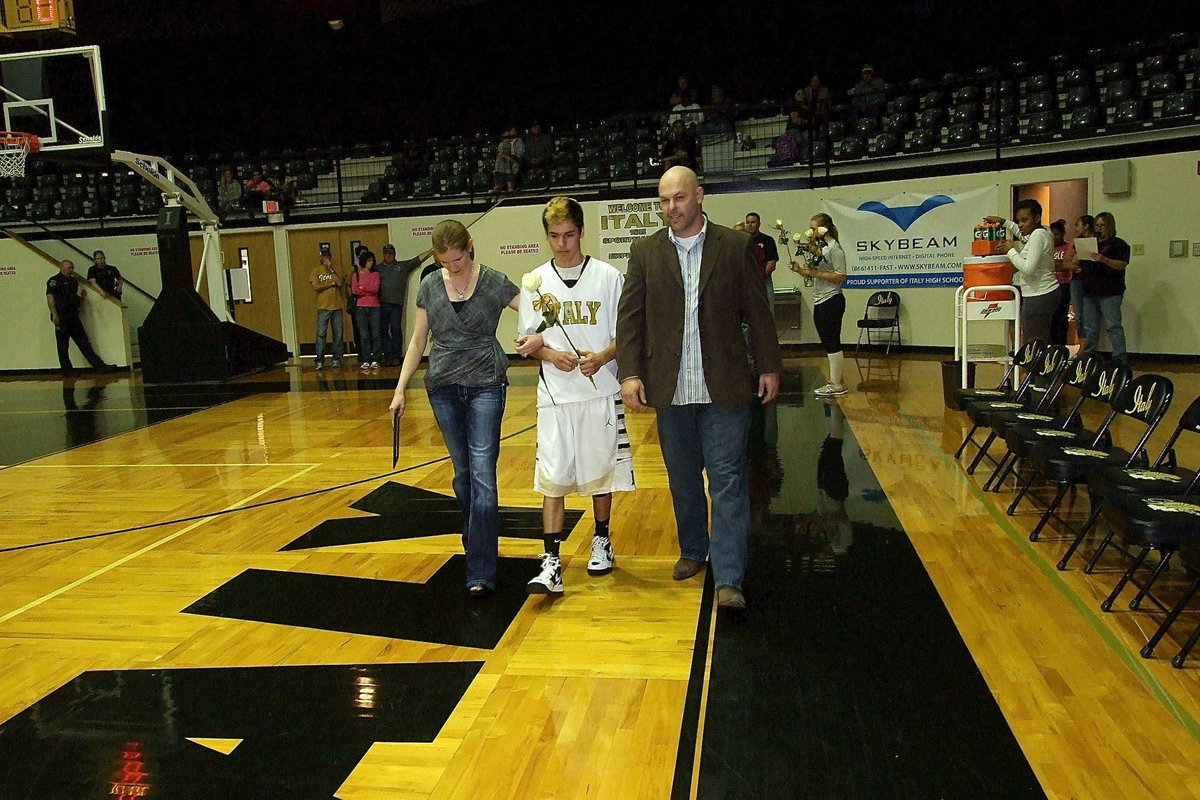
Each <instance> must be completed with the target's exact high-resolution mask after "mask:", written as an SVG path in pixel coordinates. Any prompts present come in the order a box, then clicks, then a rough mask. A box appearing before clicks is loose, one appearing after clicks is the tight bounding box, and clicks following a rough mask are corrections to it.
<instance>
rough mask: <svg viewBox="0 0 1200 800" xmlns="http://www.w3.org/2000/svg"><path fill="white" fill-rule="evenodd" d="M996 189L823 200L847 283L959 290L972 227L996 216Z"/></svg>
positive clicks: (851, 285)
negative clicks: (842, 253) (834, 230)
mask: <svg viewBox="0 0 1200 800" xmlns="http://www.w3.org/2000/svg"><path fill="white" fill-rule="evenodd" d="M999 203H1000V187H999V186H988V187H984V188H980V189H967V190H964V191H959V192H949V193H946V194H929V195H926V194H912V193H909V192H904V193H901V194H898V195H894V196H892V197H889V198H886V199H879V198H873V197H864V198H862V199H861V200H859V201H857V202H852V203H850V204H846V203H841V202H837V201H834V200H822V201H821V210H822V211H824V212H825V213H826V214H828V215H829V216H831V217H832V218H833V221H834V224H836V225H837V228H838V234H839V235H840V237H841V242H842V248H843V249H845V251H846V282H845V283H844V284H843V286H845V287H847V288H854V289H912V288H922V287H933V286H961V285H962V265H963V259H964V258H966V257H968V256H970V255H971V239H972V237H973V233H974V229H975V225H976V224H977V223H978V222H980V221H981V220H982V219H983V218H984V217H986V216H989V215H992V214H995V213H996V209H997V208H999V207H1000V206H999Z"/></svg>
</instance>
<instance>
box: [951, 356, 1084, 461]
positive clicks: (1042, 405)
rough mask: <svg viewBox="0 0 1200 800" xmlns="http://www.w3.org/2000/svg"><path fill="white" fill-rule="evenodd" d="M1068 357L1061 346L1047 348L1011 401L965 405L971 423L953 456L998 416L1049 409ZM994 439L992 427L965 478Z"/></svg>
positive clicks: (981, 401) (994, 434)
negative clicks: (976, 432) (977, 431)
mask: <svg viewBox="0 0 1200 800" xmlns="http://www.w3.org/2000/svg"><path fill="white" fill-rule="evenodd" d="M1070 357H1071V354H1070V351H1069V350H1067V348H1066V347H1065V346H1063V345H1053V346H1051V347H1047V348H1046V349H1045V350H1043V351H1042V353H1041V355H1039V356H1038V357H1037V359H1036V360H1035V361H1034V362H1033V365H1032V366H1031V367H1030V369H1029V371H1028V373H1027V374H1026V376H1025V380H1024V381H1022V383H1021V387H1020V388H1019V389H1018V390H1017V393H1016V395H1014V396H1013V398H1012V399H1011V400H973V401H971V402H970V403H968V404H967V408H966V411H967V416H969V417H970V418H971V422H972V423H973V424H972V426H971V430H970V431H969V432H968V433H967V436H966V438H964V439H963V442H962V444H961V445H959V448H958V452H956V453H955V454H954V457H955V458H958V457H959V456H960V455H962V452H963V450H965V449H966V447H967V444H968V443H970V442H972V441H973V439H972V437H973V436H974V435H975V431H976V430H978V429H979V428H983V427H989V426H992V425H993V424H994V423H995V421H996V419H997V418H998V417H1001V416H1006V415H1007V416H1011V415H1012V414H1015V413H1017V412H1019V411H1029V412H1038V411H1042V410H1044V409H1046V408H1049V407H1050V404H1051V403H1053V402H1054V399H1055V397H1056V396H1057V389H1058V388H1059V386H1058V379H1059V378H1060V377H1061V376H1062V372H1063V370H1064V369H1065V368H1066V366H1067V361H1068V360H1069V359H1070ZM995 440H996V431H995V429H994V428H993V430H991V431H989V433H988V437H987V439H985V440H984V442H983V444H982V445H979V452H978V453H976V454H975V458H974V459H972V461H971V464H970V466H968V467H967V474H968V475H973V474H974V473H975V468H976V467H978V466H979V462H980V461H982V460H983V458H984V456H986V455H987V451H988V448H989V447H991V446H992V442H994V441H995Z"/></svg>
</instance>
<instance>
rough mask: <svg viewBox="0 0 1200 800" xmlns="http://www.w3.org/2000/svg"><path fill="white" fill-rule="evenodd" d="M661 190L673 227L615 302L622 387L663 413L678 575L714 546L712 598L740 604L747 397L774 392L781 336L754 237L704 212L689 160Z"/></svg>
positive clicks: (635, 261)
mask: <svg viewBox="0 0 1200 800" xmlns="http://www.w3.org/2000/svg"><path fill="white" fill-rule="evenodd" d="M658 196H659V198H658V199H659V204H660V205H661V207H662V213H663V217H664V219H665V221H666V223H667V227H666V228H664V229H662V230H659V231H658V232H657V233H655V234H654V235H652V236H648V237H646V238H645V239H641V240H639V241H637V242H635V243H634V245H633V247H632V249H631V250H630V254H629V267H628V270H627V272H626V277H625V288H624V290H623V292H622V294H621V305H620V308H619V310H618V314H617V367H618V378H619V379H620V381H621V397H622V399H623V400H624V402H625V405H626V406H628V407H629V408H631V409H633V410H635V411H638V410H642V409H644V408H646V407H651V408H654V409H655V411H656V414H657V424H658V436H659V441H660V443H661V445H662V453H663V462H664V463H665V465H666V468H667V477H668V480H669V482H670V486H671V502H672V505H673V506H674V509H675V524H676V532H677V534H678V537H679V549H680V558H679V560H678V561H677V562H676V563H675V568H674V570H673V573H672V574H673V577H674V578H675V580H686V579H688V578H691V577H692V576H694V575H697V574H699V573H700V572H701V571H703V569H704V565H705V562H706V561H707V560H709V558H710V557H711V560H712V570H713V581H714V583H715V585H716V587H717V603H718V604H719V605H720V606H721V607H723V608H733V609H741V608H745V607H746V598H745V595H744V594H743V592H742V579H743V577H744V576H745V572H746V555H747V543H748V538H749V531H750V498H749V492H748V489H747V486H746V442H747V433H748V431H749V425H750V404H751V403H754V402H756V403H763V404H765V403H770V402H771V401H773V400H774V399H775V395H776V394H778V392H779V372H780V370H781V369H782V360H781V357H780V353H779V340H778V338H777V336H776V333H775V324H774V322H773V321H772V319H771V311H770V308H769V306H768V304H767V293H766V289H765V288H764V285H763V281H762V278H761V276H760V275H759V271H758V267H757V262H756V261H755V257H754V249H753V244H752V243H751V240H750V237H749V236H747V235H746V234H745V233H741V232H739V231H734V230H732V229H730V228H725V227H722V226H721V225H717V224H716V223H714V222H710V221H709V219H708V217H706V216H705V215H704V211H703V203H704V189H703V187H701V186H700V181H699V179H698V178H697V177H696V173H694V172H692V171H691V170H690V169H688V168H686V167H672V168H671V169H669V170H667V171H666V172H665V173H664V174H663V176H662V179H661V180H660V181H659V183H658ZM743 322H744V323H745V324H746V326H747V329H748V331H749V335H748V336H746V337H743V336H742V323H743ZM751 363H753V364H754V365H755V369H756V370H757V373H758V374H757V375H756V374H754V371H752V369H751ZM705 474H707V476H708V486H709V491H710V493H711V495H712V508H713V513H712V526H711V532H710V527H709V519H708V499H707V497H706V496H705V489H704V477H705Z"/></svg>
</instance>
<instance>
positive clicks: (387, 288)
mask: <svg viewBox="0 0 1200 800" xmlns="http://www.w3.org/2000/svg"><path fill="white" fill-rule="evenodd" d="M427 256H428V253H423V254H422V255H419V256H417V257H416V258H410V259H408V260H407V261H397V260H396V247H395V245H391V244H385V245H384V246H383V261H380V262H379V263H378V264H376V265H375V270H376V271H377V272H378V273H379V281H380V289H379V305H380V306H381V307H382V309H383V365H384V366H385V367H386V366H396V365H399V363H400V356H401V355H402V354H403V352H404V341H403V340H404V305H405V298H406V296H407V294H408V276H409V274H411V273H412V271H413V270H414V269H416V268H417V267H419V266H421V262H422V261H423V260H424V259H425V258H426V257H427Z"/></svg>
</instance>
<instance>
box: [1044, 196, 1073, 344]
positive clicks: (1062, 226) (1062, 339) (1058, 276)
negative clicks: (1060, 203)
mask: <svg viewBox="0 0 1200 800" xmlns="http://www.w3.org/2000/svg"><path fill="white" fill-rule="evenodd" d="M1050 235H1051V236H1052V237H1053V238H1054V278H1055V280H1057V281H1058V308H1056V309H1054V317H1053V318H1052V319H1051V320H1050V344H1066V343H1067V331H1068V329H1069V328H1070V325H1069V320H1068V312H1069V311H1070V309H1071V276H1072V275H1073V273H1072V272H1071V267H1070V266H1068V264H1067V256H1068V255H1069V254H1070V252H1071V243H1070V242H1068V241H1067V221H1066V220H1065V219H1056V220H1054V222H1051V223H1050Z"/></svg>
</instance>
